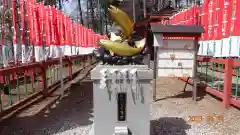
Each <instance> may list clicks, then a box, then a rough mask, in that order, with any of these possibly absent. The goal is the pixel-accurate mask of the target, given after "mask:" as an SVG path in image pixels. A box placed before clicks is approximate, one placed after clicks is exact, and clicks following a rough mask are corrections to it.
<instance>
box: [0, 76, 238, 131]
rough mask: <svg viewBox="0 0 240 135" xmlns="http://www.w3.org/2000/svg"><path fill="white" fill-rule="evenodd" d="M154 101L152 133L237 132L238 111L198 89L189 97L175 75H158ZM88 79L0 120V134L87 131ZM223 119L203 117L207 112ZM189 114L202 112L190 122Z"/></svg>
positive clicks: (89, 122)
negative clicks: (57, 98) (60, 97)
mask: <svg viewBox="0 0 240 135" xmlns="http://www.w3.org/2000/svg"><path fill="white" fill-rule="evenodd" d="M157 86H158V89H157V98H158V101H157V102H155V103H153V104H151V115H152V120H151V126H152V129H153V131H154V133H155V135H240V130H239V129H240V125H239V123H240V111H239V110H237V109H235V108H230V109H228V110H226V109H224V108H223V107H222V105H221V102H220V101H218V100H216V99H214V98H213V97H211V96H209V95H206V94H205V93H204V92H199V101H198V102H196V103H195V102H193V101H192V100H191V91H190V90H191V87H190V86H188V87H187V91H186V92H185V93H182V92H181V91H182V89H183V87H184V83H183V82H182V81H180V80H177V79H171V78H161V79H158V84H157ZM92 94H93V93H92V83H91V81H89V80H88V81H85V82H82V84H75V85H74V87H73V88H72V89H71V90H70V92H69V93H67V95H66V96H65V98H63V100H61V101H60V102H58V103H56V104H54V105H53V106H51V108H49V109H48V110H44V109H41V108H43V107H44V106H45V105H47V104H48V103H49V102H50V101H51V99H54V96H55V95H53V96H51V97H50V98H49V100H47V101H44V102H41V103H39V104H37V105H34V106H33V107H31V108H29V109H28V110H26V111H24V112H22V113H21V114H19V115H18V116H16V117H14V118H13V119H11V120H8V121H7V122H4V123H1V125H0V135H88V133H89V130H90V129H91V126H92V123H93V122H92V117H93V116H92V107H93V105H92ZM213 113H215V114H216V115H222V116H224V120H223V121H220V120H212V121H209V120H207V117H208V116H213ZM189 116H198V117H199V116H202V117H203V120H202V121H201V122H196V121H195V122H190V121H189V119H188V118H189Z"/></svg>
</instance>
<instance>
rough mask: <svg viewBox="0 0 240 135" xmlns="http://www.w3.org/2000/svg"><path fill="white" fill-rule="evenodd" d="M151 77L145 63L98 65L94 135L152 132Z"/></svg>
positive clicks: (134, 134) (95, 86) (94, 93)
mask: <svg viewBox="0 0 240 135" xmlns="http://www.w3.org/2000/svg"><path fill="white" fill-rule="evenodd" d="M152 78H153V72H152V70H151V69H149V68H148V66H146V65H125V66H110V65H98V66H96V67H95V68H94V69H93V70H92V72H91V79H92V80H93V106H94V109H93V110H94V111H93V112H94V125H93V128H92V129H93V133H92V135H150V103H151V102H152V95H151V86H152V85H151V83H150V82H151V81H152Z"/></svg>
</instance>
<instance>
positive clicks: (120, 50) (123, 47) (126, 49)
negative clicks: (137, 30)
mask: <svg viewBox="0 0 240 135" xmlns="http://www.w3.org/2000/svg"><path fill="white" fill-rule="evenodd" d="M144 41H145V39H144V40H142V41H141V42H138V46H139V48H134V47H131V46H129V45H128V44H127V43H119V42H114V41H111V40H104V39H101V40H100V41H99V45H100V46H102V47H103V48H105V49H106V50H108V51H111V52H112V53H114V54H117V55H119V56H134V55H137V54H139V53H140V52H141V51H142V50H143V48H144V45H143V42H144ZM144 44H145V43H144ZM136 46H137V45H136Z"/></svg>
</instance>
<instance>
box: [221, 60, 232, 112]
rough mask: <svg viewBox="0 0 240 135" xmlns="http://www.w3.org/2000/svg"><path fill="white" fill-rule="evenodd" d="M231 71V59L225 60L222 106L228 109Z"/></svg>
mask: <svg viewBox="0 0 240 135" xmlns="http://www.w3.org/2000/svg"><path fill="white" fill-rule="evenodd" d="M232 71H233V59H231V58H230V59H226V63H225V74H224V86H223V105H224V107H225V108H228V107H229V106H230V99H231V91H232Z"/></svg>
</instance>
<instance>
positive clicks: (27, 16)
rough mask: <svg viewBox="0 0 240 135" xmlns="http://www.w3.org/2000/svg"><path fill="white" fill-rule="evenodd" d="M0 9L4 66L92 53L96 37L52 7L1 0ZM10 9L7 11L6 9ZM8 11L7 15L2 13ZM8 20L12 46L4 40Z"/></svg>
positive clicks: (30, 1) (29, 0) (32, 1)
mask: <svg viewBox="0 0 240 135" xmlns="http://www.w3.org/2000/svg"><path fill="white" fill-rule="evenodd" d="M2 5H7V6H1V11H2V15H1V18H3V19H2V22H1V28H2V30H1V47H2V49H1V51H2V52H1V53H2V55H1V57H2V58H1V61H2V62H3V63H2V64H3V66H4V67H7V66H8V65H9V63H10V62H13V61H14V62H15V63H19V62H20V63H26V62H31V61H36V62H39V61H43V60H47V59H49V58H58V57H60V56H63V55H66V56H72V55H85V54H89V53H91V52H92V50H93V49H94V48H95V47H96V46H97V43H98V41H99V40H100V39H105V38H107V36H105V35H99V34H97V33H95V32H94V31H93V30H91V29H88V28H85V27H84V26H83V25H81V24H78V23H74V22H73V21H71V19H70V17H68V16H67V15H64V14H63V13H62V12H60V11H59V10H57V9H56V8H55V7H51V6H45V5H44V3H42V2H41V3H38V2H36V0H20V3H19V2H18V3H17V2H16V0H2ZM9 7H11V8H9ZM8 8H9V9H11V15H10V16H7V15H6V11H7V10H8ZM7 17H9V18H12V26H13V27H12V31H13V35H12V40H13V45H12V43H11V42H9V39H6V37H5V35H6V33H7V32H9V31H7V29H6V27H7V24H6V23H5V22H4V20H5V19H6V18H7Z"/></svg>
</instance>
